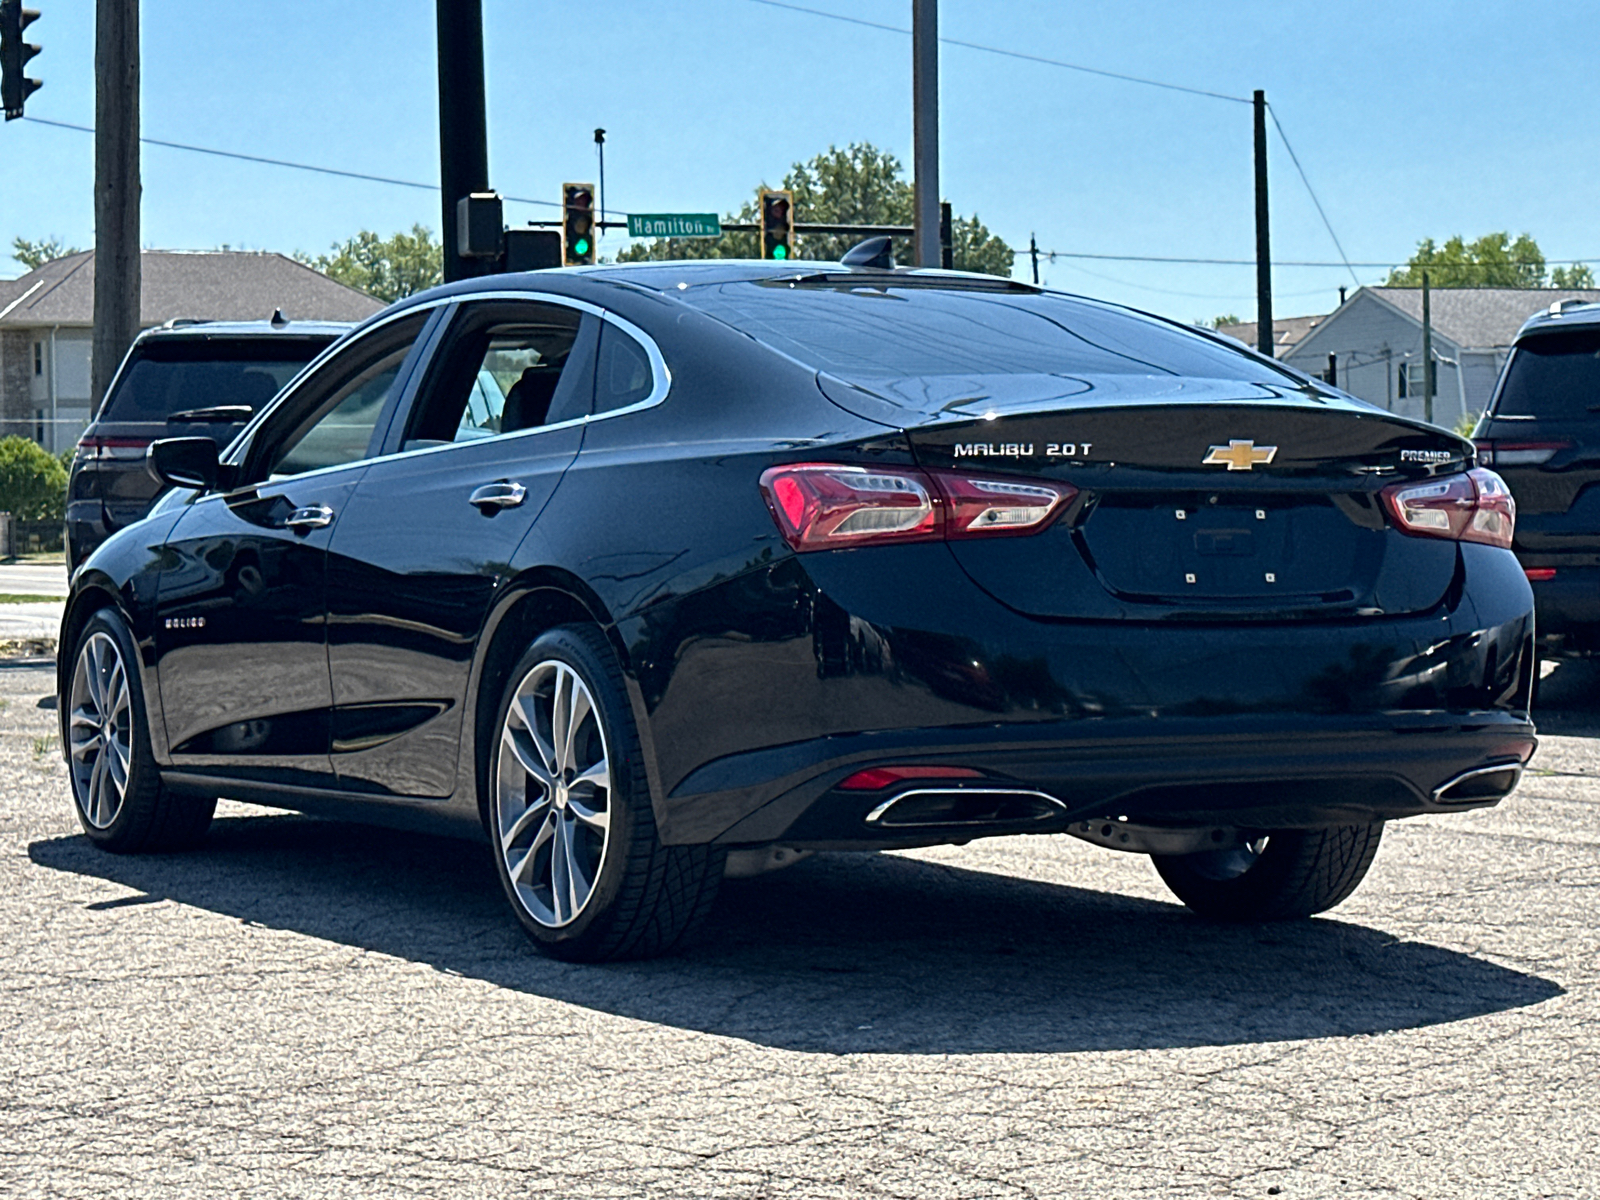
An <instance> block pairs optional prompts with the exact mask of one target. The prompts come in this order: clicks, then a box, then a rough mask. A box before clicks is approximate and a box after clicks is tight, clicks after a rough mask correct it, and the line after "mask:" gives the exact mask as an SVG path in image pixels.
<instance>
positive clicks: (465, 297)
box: [191, 289, 672, 504]
mask: <svg viewBox="0 0 1600 1200" xmlns="http://www.w3.org/2000/svg"><path fill="white" fill-rule="evenodd" d="M479 300H526V301H529V302H530V303H536V304H556V305H560V306H562V307H564V308H575V309H577V310H578V311H580V312H585V313H589V314H590V315H591V316H593V317H595V318H596V319H598V320H601V321H604V322H606V323H607V324H609V325H614V326H616V328H617V329H618V330H620V331H621V332H623V333H625V334H627V335H628V336H629V337H630V338H632V339H633V340H634V341H635V342H637V343H638V344H639V345H640V347H642V348H643V350H644V352H645V357H646V358H648V359H649V360H650V372H651V375H652V376H653V380H652V386H651V389H650V394H649V395H648V396H646V397H645V398H644V399H643V400H639V401H636V402H635V403H633V404H630V405H628V406H627V407H626V408H614V409H612V410H611V411H610V412H604V413H599V414H595V413H586V414H585V415H583V416H581V417H573V418H572V419H571V420H567V421H558V422H557V423H556V424H554V425H536V426H534V428H532V429H519V430H518V431H517V432H515V433H502V434H496V435H495V436H494V437H492V438H481V439H475V440H473V441H470V442H449V443H447V444H445V445H443V446H427V447H424V448H423V449H420V450H396V451H395V452H394V453H393V454H378V455H373V456H372V457H370V458H358V459H353V460H352V461H350V462H347V463H339V464H337V465H335V466H331V467H318V468H317V469H316V470H314V471H302V472H301V473H300V474H298V475H283V476H280V477H278V478H277V479H273V478H270V477H269V478H267V479H264V480H262V481H261V483H260V484H256V485H254V486H256V487H261V486H264V485H266V484H277V483H286V482H288V481H289V480H292V479H315V478H316V477H317V476H319V475H327V474H330V473H331V472H334V471H348V470H350V469H351V468H352V467H360V466H370V465H371V464H373V463H378V462H387V461H389V460H390V459H395V458H401V457H405V458H414V457H416V456H417V455H421V454H439V453H442V452H443V451H446V450H458V449H460V448H461V447H462V446H477V445H482V444H484V443H487V442H495V443H504V442H508V441H512V440H514V439H516V438H525V437H532V436H536V435H538V434H541V433H555V432H557V431H559V430H563V429H571V428H572V427H573V426H575V425H588V424H591V423H593V422H595V421H609V420H610V419H611V418H612V417H622V416H627V415H629V414H631V413H636V412H643V411H644V410H645V409H647V408H654V407H655V406H656V405H658V404H660V403H661V402H662V401H663V400H665V399H666V398H667V394H668V393H669V392H671V390H672V372H671V371H670V370H669V369H668V368H667V360H666V359H664V358H663V357H662V356H661V348H660V347H659V346H657V345H656V340H655V339H654V338H653V337H651V336H650V335H649V334H648V333H646V332H645V331H644V330H642V329H640V328H639V327H638V326H637V325H635V324H634V323H633V322H632V321H629V320H627V319H626V318H623V317H619V316H617V315H616V314H615V313H612V312H609V311H608V310H606V309H604V308H601V307H600V306H599V305H598V304H591V303H590V302H589V301H587V300H579V299H577V298H575V297H572V296H561V295H557V294H555V293H553V292H522V291H510V290H505V289H501V290H496V291H488V292H468V293H461V294H457V295H451V296H440V297H438V298H436V299H433V300H428V301H425V302H423V303H421V304H412V305H409V306H407V307H406V308H404V309H401V310H400V311H399V312H395V313H390V314H389V315H388V316H386V317H384V318H382V319H381V320H377V321H374V322H373V323H372V324H371V325H367V326H364V327H363V328H362V329H361V330H360V331H359V332H357V333H354V334H352V335H350V338H349V340H348V341H346V339H345V338H339V339H338V340H337V341H335V342H333V343H332V344H330V345H329V346H328V347H326V348H325V349H324V350H323V351H322V353H321V354H319V355H317V357H316V358H314V359H312V360H311V361H310V362H309V363H307V364H306V365H305V367H304V368H303V369H302V370H301V373H300V375H297V376H296V377H295V378H294V379H292V380H290V381H289V383H288V384H286V385H285V387H284V390H283V392H281V393H279V394H280V395H283V396H288V395H289V392H290V389H291V388H296V387H298V386H299V383H300V380H301V379H302V378H305V377H307V376H308V375H309V374H310V372H311V370H312V368H313V367H316V366H318V365H319V364H320V363H321V362H322V360H323V359H324V358H325V357H328V356H330V355H331V354H332V353H333V352H334V351H335V350H341V351H342V350H343V349H344V348H345V347H346V346H347V345H354V344H355V342H356V341H357V340H358V339H361V338H365V337H367V336H368V335H369V334H371V333H374V332H376V331H377V330H379V329H382V328H383V327H384V326H386V325H388V324H390V323H391V322H394V321H398V320H401V319H403V318H405V317H409V316H412V315H414V314H416V313H420V312H427V311H429V310H432V309H435V308H440V307H443V306H445V305H451V304H469V303H473V302H475V301H479ZM424 324H426V322H424ZM269 407H270V408H276V407H278V405H271V406H269ZM267 413H268V410H267V409H263V410H262V411H261V412H259V413H257V414H256V415H255V416H254V417H253V418H252V419H251V422H250V424H249V425H247V426H245V427H244V428H243V429H241V430H240V431H239V437H238V439H237V440H238V441H240V442H242V441H243V440H244V438H245V436H246V435H247V434H251V433H253V432H254V431H255V430H254V427H255V426H256V425H257V424H258V423H259V422H261V421H262V420H264V419H265V418H266V416H267ZM225 494H226V495H233V494H234V493H232V492H229V493H222V492H207V493H206V494H205V495H204V496H200V497H198V498H197V499H196V500H194V501H192V502H191V503H197V504H198V503H203V502H204V501H206V500H211V499H221V498H222V497H223V496H224V495H225Z"/></svg>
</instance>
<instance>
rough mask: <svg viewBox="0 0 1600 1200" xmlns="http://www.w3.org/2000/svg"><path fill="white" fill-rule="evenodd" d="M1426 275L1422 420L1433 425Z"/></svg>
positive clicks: (1424, 283) (1425, 280)
mask: <svg viewBox="0 0 1600 1200" xmlns="http://www.w3.org/2000/svg"><path fill="white" fill-rule="evenodd" d="M1430 299H1431V298H1430V297H1429V295H1428V273H1427V272H1426V271H1424V272H1423V273H1422V419H1423V420H1424V421H1426V422H1427V423H1428V424H1430V425H1432V424H1433V309H1432V306H1431V304H1430Z"/></svg>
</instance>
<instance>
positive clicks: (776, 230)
mask: <svg viewBox="0 0 1600 1200" xmlns="http://www.w3.org/2000/svg"><path fill="white" fill-rule="evenodd" d="M761 257H762V258H771V259H776V260H777V261H778V262H787V261H788V260H789V259H791V258H793V257H794V193H793V192H768V191H763V192H762V193H761Z"/></svg>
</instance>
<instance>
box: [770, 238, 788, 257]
mask: <svg viewBox="0 0 1600 1200" xmlns="http://www.w3.org/2000/svg"><path fill="white" fill-rule="evenodd" d="M772 257H773V258H788V257H789V247H787V246H785V245H784V244H783V243H781V242H780V243H779V244H778V245H776V246H774V247H773V248H772Z"/></svg>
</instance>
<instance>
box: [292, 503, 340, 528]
mask: <svg viewBox="0 0 1600 1200" xmlns="http://www.w3.org/2000/svg"><path fill="white" fill-rule="evenodd" d="M332 524H333V509H331V508H329V507H328V506H327V505H326V504H313V505H311V506H310V507H309V508H297V509H295V510H294V511H293V512H292V513H290V514H289V516H288V519H287V520H285V521H284V525H285V526H286V527H288V528H289V529H292V530H294V531H295V532H296V533H307V532H309V531H310V530H313V529H321V528H322V527H323V526H324V525H332Z"/></svg>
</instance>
